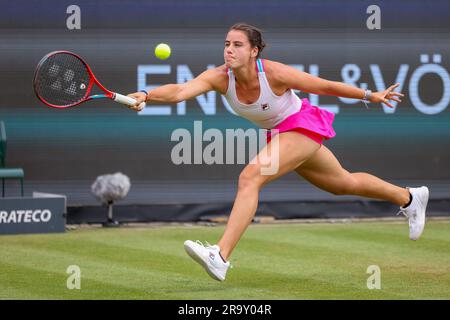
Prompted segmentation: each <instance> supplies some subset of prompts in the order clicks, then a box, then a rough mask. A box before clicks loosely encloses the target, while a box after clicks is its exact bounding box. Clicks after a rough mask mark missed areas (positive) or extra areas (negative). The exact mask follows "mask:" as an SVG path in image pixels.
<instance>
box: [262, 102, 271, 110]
mask: <svg viewBox="0 0 450 320" xmlns="http://www.w3.org/2000/svg"><path fill="white" fill-rule="evenodd" d="M261 108H262V109H263V110H268V109H269V108H270V106H269V105H268V104H267V103H264V104H262V105H261Z"/></svg>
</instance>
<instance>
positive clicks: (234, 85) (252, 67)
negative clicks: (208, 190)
mask: <svg viewBox="0 0 450 320" xmlns="http://www.w3.org/2000/svg"><path fill="white" fill-rule="evenodd" d="M264 47H265V44H264V42H263V40H262V38H261V32H260V30H258V29H257V28H255V27H253V26H251V25H248V24H244V23H238V24H235V25H234V26H232V27H231V28H230V29H229V32H228V33H227V35H226V39H225V48H224V59H225V64H223V65H221V66H219V67H217V68H215V69H211V70H207V71H205V72H203V73H202V74H200V75H199V76H198V77H196V78H195V79H193V80H191V81H188V82H186V83H183V84H168V85H164V86H161V87H158V88H156V89H154V90H152V91H150V92H148V93H144V92H136V93H133V94H130V95H129V96H130V97H132V98H134V99H136V101H137V102H136V105H135V106H134V107H131V108H132V109H134V110H137V111H139V110H140V109H139V107H138V106H139V104H140V103H141V102H144V101H147V102H153V101H154V102H164V103H177V102H180V101H184V100H187V99H191V98H194V97H196V96H198V95H200V94H203V93H205V92H208V91H210V90H215V91H217V92H219V93H220V94H222V95H224V96H225V97H226V99H227V101H228V103H229V104H230V106H231V107H232V108H233V110H234V111H235V112H236V113H237V114H238V115H240V116H242V117H244V118H246V119H248V120H250V121H252V122H253V123H255V124H257V125H258V126H260V127H262V128H265V129H277V130H275V134H278V136H276V135H274V136H272V137H271V136H269V137H268V140H270V138H272V141H270V142H269V143H268V144H267V145H266V146H265V148H263V149H262V150H261V152H260V153H259V155H258V156H257V157H256V159H263V158H264V157H266V158H267V157H275V156H278V161H279V169H278V171H277V172H276V173H274V174H271V175H265V174H262V171H261V169H262V167H263V162H262V161H260V160H256V161H254V163H251V164H248V165H247V166H246V167H245V168H244V169H243V171H242V172H241V174H240V176H239V183H238V191H237V195H236V199H235V201H234V205H233V208H232V211H231V214H230V217H229V220H228V223H227V226H226V228H225V231H224V234H223V236H222V238H221V239H220V240H219V242H218V243H217V244H216V245H209V244H207V245H206V246H204V245H203V244H202V243H201V242H199V241H196V242H194V241H190V240H187V241H186V242H185V243H184V247H185V250H186V252H187V253H188V254H189V255H190V256H191V257H192V258H193V259H194V260H195V261H197V262H198V263H199V264H201V265H202V266H203V267H204V268H205V270H206V271H207V272H208V274H209V275H210V276H211V277H212V278H214V279H216V280H219V281H223V280H225V276H226V273H227V270H228V268H229V267H230V262H229V261H228V259H229V257H230V255H231V252H232V251H233V249H234V248H235V246H236V244H237V243H238V241H239V239H240V238H241V236H242V234H243V233H244V232H245V230H246V228H247V227H248V225H249V224H250V223H251V221H252V219H253V217H254V215H255V212H256V208H257V206H258V194H259V191H260V190H261V188H262V187H263V186H264V185H265V184H267V183H268V182H270V181H273V180H275V179H277V178H279V177H281V176H283V175H284V174H286V173H288V172H290V171H295V172H296V173H297V174H299V175H300V176H302V177H303V178H304V179H306V180H307V181H309V182H310V183H312V184H313V185H315V186H317V187H319V188H321V189H323V190H325V191H328V192H330V193H333V194H335V195H358V196H362V197H367V198H374V199H381V200H386V201H389V202H392V203H394V204H396V205H399V206H400V211H399V213H403V214H404V215H405V216H407V217H408V219H409V237H410V239H412V240H417V239H418V238H419V237H420V235H421V234H422V231H423V229H424V225H425V210H426V206H427V203H428V196H429V192H428V188H427V187H420V188H408V187H407V188H404V187H399V186H396V185H393V184H391V183H388V182H386V181H383V180H381V179H379V178H377V177H375V176H373V175H371V174H368V173H363V172H353V173H351V172H348V171H347V170H345V169H344V168H342V166H341V165H340V163H339V161H338V160H337V159H336V157H335V156H334V155H333V153H332V152H331V151H330V150H329V149H328V148H327V147H326V146H324V145H323V144H322V143H323V141H324V140H327V139H330V138H332V137H334V136H335V132H334V130H333V127H332V122H333V119H334V114H333V113H331V112H328V111H327V110H324V109H320V108H318V107H316V106H313V105H311V104H310V102H309V101H308V99H299V98H298V97H297V96H296V95H295V93H294V91H293V90H294V89H298V90H301V91H303V92H310V93H314V94H319V95H332V96H338V97H345V98H354V99H362V100H364V101H369V102H374V103H384V104H386V105H387V106H389V107H391V108H392V107H393V106H392V104H391V100H392V101H397V102H401V100H400V97H403V96H404V95H403V94H402V93H399V92H394V89H395V88H396V87H397V86H398V85H399V84H394V85H392V86H390V87H389V88H387V89H386V90H384V91H380V92H371V91H370V90H363V89H359V88H357V87H353V86H350V85H347V84H344V83H340V82H335V81H329V80H325V79H321V78H318V77H315V76H312V75H310V74H308V73H305V72H301V71H299V70H297V69H295V68H293V67H290V66H287V65H284V64H282V63H279V62H275V61H271V60H266V59H264V60H263V59H260V55H261V52H262V51H263V49H264ZM274 137H276V138H277V139H274ZM275 140H277V143H278V150H279V152H278V154H276V153H275V152H272V154H270V152H267V148H268V149H269V151H270V150H271V144H273V143H274V142H275ZM259 156H261V157H260V158H259Z"/></svg>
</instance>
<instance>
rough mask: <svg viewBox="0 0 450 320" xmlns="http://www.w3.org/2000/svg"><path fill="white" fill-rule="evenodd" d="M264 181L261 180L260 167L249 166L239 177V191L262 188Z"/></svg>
mask: <svg viewBox="0 0 450 320" xmlns="http://www.w3.org/2000/svg"><path fill="white" fill-rule="evenodd" d="M263 183H264V181H263V180H262V179H261V173H260V170H259V166H258V165H248V166H246V167H245V168H244V170H242V172H241V174H240V175H239V183H238V188H239V190H248V189H254V188H257V189H259V188H261V186H262V185H263Z"/></svg>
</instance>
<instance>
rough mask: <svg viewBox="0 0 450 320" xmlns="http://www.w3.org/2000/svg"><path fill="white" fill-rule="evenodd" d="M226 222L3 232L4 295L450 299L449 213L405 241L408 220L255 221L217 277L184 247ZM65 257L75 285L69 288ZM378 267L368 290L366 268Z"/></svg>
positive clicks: (0, 288) (0, 280)
mask: <svg viewBox="0 0 450 320" xmlns="http://www.w3.org/2000/svg"><path fill="white" fill-rule="evenodd" d="M223 229H224V226H223V225H219V226H214V227H207V226H197V225H194V226H158V227H145V228H144V227H142V228H141V227H139V228H131V227H130V228H119V229H102V228H79V229H76V230H72V231H68V232H66V233H65V234H47V235H21V236H1V237H0V298H1V299H450V220H444V221H429V222H428V224H427V226H426V229H425V232H424V234H423V235H422V238H421V239H420V240H419V241H417V242H413V241H411V240H409V239H408V226H407V223H406V222H400V221H399V222H397V221H394V222H354V223H338V224H331V223H319V224H254V225H252V226H251V227H250V228H249V229H248V232H247V233H246V234H245V235H244V237H243V239H242V241H241V242H240V243H239V244H238V247H237V250H236V251H235V252H234V254H233V256H232V259H231V262H232V264H233V266H234V268H233V269H230V270H229V273H228V276H227V280H226V281H225V282H224V283H219V282H216V281H214V280H212V279H211V278H209V276H208V275H207V274H206V272H205V271H204V270H203V269H201V267H200V266H199V265H197V264H196V263H194V262H193V261H192V260H191V259H190V258H189V257H188V256H187V255H186V253H185V252H184V249H183V242H184V240H186V239H193V240H195V239H199V240H207V241H209V242H211V243H212V242H213V241H214V240H216V239H217V238H218V237H219V236H220V235H221V233H222V231H223ZM69 265H78V266H79V267H80V269H81V289H80V290H76V289H75V290H69V289H67V287H66V281H67V278H68V277H69V274H67V273H66V269H67V267H68V266H69ZM370 265H378V266H379V267H380V269H381V289H380V290H376V289H375V290H369V289H368V288H367V279H368V277H369V276H370V274H368V273H366V270H367V268H368V266H370Z"/></svg>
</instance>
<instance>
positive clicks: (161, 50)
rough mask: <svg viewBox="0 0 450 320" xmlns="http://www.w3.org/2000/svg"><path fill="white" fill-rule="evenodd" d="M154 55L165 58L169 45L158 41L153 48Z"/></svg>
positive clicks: (168, 53)
mask: <svg viewBox="0 0 450 320" xmlns="http://www.w3.org/2000/svg"><path fill="white" fill-rule="evenodd" d="M155 56H156V57H157V58H158V59H161V60H166V59H167V58H168V57H170V47H169V45H167V44H165V43H160V44H158V45H157V46H156V48H155Z"/></svg>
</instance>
